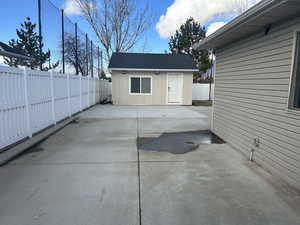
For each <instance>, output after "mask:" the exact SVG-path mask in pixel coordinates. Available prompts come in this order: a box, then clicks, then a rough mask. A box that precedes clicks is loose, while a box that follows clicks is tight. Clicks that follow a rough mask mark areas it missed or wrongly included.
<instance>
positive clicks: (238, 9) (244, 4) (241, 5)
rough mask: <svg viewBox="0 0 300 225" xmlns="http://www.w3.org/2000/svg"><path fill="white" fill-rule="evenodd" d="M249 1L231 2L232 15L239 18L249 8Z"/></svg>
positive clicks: (235, 0)
mask: <svg viewBox="0 0 300 225" xmlns="http://www.w3.org/2000/svg"><path fill="white" fill-rule="evenodd" d="M249 5H250V4H249V0H233V10H234V13H235V14H236V15H237V16H239V15H241V14H242V13H243V12H245V11H246V10H247V9H248V8H249Z"/></svg>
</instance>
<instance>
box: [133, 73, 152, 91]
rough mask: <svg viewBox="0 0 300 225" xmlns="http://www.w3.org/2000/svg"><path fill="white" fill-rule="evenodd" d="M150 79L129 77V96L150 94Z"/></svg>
mask: <svg viewBox="0 0 300 225" xmlns="http://www.w3.org/2000/svg"><path fill="white" fill-rule="evenodd" d="M151 79H152V78H151V77H130V93H131V94H151V89H152V87H151V83H152V82H151Z"/></svg>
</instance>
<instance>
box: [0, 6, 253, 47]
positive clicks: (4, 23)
mask: <svg viewBox="0 0 300 225" xmlns="http://www.w3.org/2000/svg"><path fill="white" fill-rule="evenodd" d="M68 1H69V3H70V2H72V1H74V0H52V3H53V4H54V5H55V6H56V7H58V8H62V7H67V5H68ZM137 1H138V3H139V4H141V5H143V4H145V2H146V0H137ZM232 1H233V0H151V1H150V3H151V6H152V10H153V14H154V24H153V26H152V27H151V28H150V29H149V30H148V31H147V33H146V35H145V37H146V39H147V48H146V50H147V51H148V52H164V51H165V50H168V40H169V37H170V35H171V34H172V33H173V32H174V31H175V30H176V28H177V27H178V26H179V25H180V24H182V23H183V22H184V21H185V20H186V18H187V17H190V16H193V17H194V18H195V19H197V20H198V21H199V22H201V24H203V25H205V26H206V27H207V28H209V29H210V32H212V31H213V30H215V29H217V28H218V27H220V26H222V25H224V24H225V23H226V22H228V21H229V20H231V19H232V18H233V17H234V16H235V14H234V11H233V9H232V7H231V8H230V7H228V5H229V3H230V2H232ZM249 1H250V2H257V1H258V0H249ZM42 2H44V5H43V9H44V10H43V13H44V14H43V17H42V19H43V24H44V27H43V31H44V36H45V38H44V42H45V43H47V45H46V46H45V47H51V48H58V47H57V41H58V40H59V38H60V13H59V11H57V10H56V9H55V8H54V7H53V6H51V4H50V3H48V0H42ZM251 4H252V3H251ZM1 6H2V10H1V14H0V27H1V35H0V41H3V42H8V41H9V40H10V39H11V38H12V37H15V29H16V27H19V24H20V23H21V22H23V21H24V19H25V18H26V17H27V16H29V17H31V18H32V20H33V21H34V22H37V0H5V1H3V2H1ZM3 8H4V10H3ZM72 10H74V9H72ZM72 10H71V11H70V12H69V18H70V19H71V20H72V21H73V22H78V23H79V26H80V29H81V30H82V31H83V32H88V33H89V34H91V35H90V37H91V38H93V39H94V40H95V41H96V38H95V36H94V35H92V33H93V32H92V30H91V29H90V28H89V26H88V25H87V24H86V22H85V21H84V20H83V19H82V18H81V16H80V15H78V13H76V9H75V13H74V12H73V11H72ZM72 12H73V13H72ZM66 29H72V27H70V26H68V25H66ZM55 45H56V47H53V46H55Z"/></svg>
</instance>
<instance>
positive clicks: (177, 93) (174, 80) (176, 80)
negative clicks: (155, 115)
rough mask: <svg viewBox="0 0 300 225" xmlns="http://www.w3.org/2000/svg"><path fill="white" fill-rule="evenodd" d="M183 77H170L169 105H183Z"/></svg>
mask: <svg viewBox="0 0 300 225" xmlns="http://www.w3.org/2000/svg"><path fill="white" fill-rule="evenodd" d="M182 90H183V75H168V103H169V104H182Z"/></svg>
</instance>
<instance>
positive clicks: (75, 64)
mask: <svg viewBox="0 0 300 225" xmlns="http://www.w3.org/2000/svg"><path fill="white" fill-rule="evenodd" d="M11 1H12V2H15V5H20V4H22V6H24V8H23V10H20V14H21V15H18V16H16V15H15V14H16V13H17V12H11V13H10V14H9V13H7V12H6V21H7V20H9V23H10V26H8V25H6V24H4V23H5V22H4V21H3V20H1V16H0V25H1V26H0V27H2V29H4V30H5V35H1V36H0V42H1V43H2V44H4V45H8V46H10V47H12V48H14V49H17V50H20V51H19V52H21V53H22V54H23V55H26V56H27V57H30V59H23V58H22V59H12V57H8V56H7V55H6V57H2V59H0V64H1V65H3V64H4V65H9V66H14V67H21V66H27V67H31V68H32V69H41V70H53V71H55V72H58V73H62V74H65V73H66V74H77V75H79V74H81V75H83V76H87V75H91V76H94V77H96V76H97V77H98V76H99V77H100V75H101V71H102V67H101V66H102V63H101V61H102V57H101V56H102V53H101V51H100V48H99V47H98V46H96V45H95V44H94V43H93V41H92V40H91V39H90V38H89V36H88V34H87V33H85V32H83V31H82V30H81V29H80V27H79V26H78V25H77V23H73V22H72V21H71V20H70V19H69V18H68V17H67V16H66V14H65V13H64V10H63V9H59V8H57V7H56V6H55V5H54V4H53V3H52V2H51V1H50V0H28V1H26V3H27V4H26V5H25V4H24V5H23V3H20V1H19V0H11ZM21 2H23V1H21ZM8 4H10V3H8ZM22 6H21V7H22ZM29 6H30V7H29ZM33 6H34V7H33ZM9 9H14V7H13V4H11V5H10V6H9V7H8V10H9ZM27 17H28V19H27ZM21 18H22V19H21ZM29 18H30V19H29ZM16 19H17V20H19V19H20V20H19V21H16ZM13 20H14V21H13ZM1 21H2V22H1ZM22 21H25V22H27V23H28V22H30V23H31V24H32V25H33V26H34V27H33V32H34V34H33V35H32V36H31V37H32V38H37V41H36V45H35V46H31V47H32V48H33V49H34V50H32V49H28V46H21V45H20V44H18V43H12V41H11V40H12V39H15V40H17V39H20V37H19V36H17V35H16V29H20V28H22V29H25V30H26V29H28V28H30V27H27V28H26V27H21V26H20V24H21V23H23V22H22ZM25 22H24V25H25ZM2 23H3V26H2ZM27 25H28V24H27ZM12 26H14V28H13V29H12ZM0 55H1V46H0Z"/></svg>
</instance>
